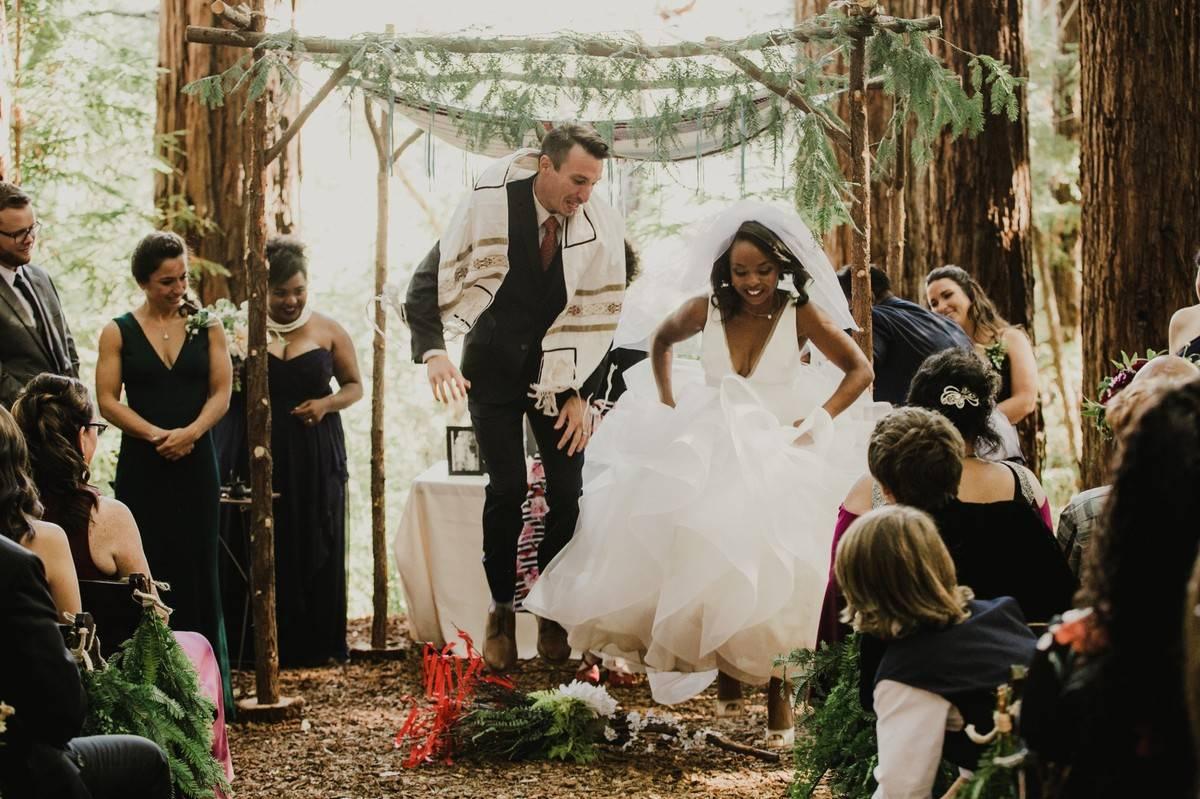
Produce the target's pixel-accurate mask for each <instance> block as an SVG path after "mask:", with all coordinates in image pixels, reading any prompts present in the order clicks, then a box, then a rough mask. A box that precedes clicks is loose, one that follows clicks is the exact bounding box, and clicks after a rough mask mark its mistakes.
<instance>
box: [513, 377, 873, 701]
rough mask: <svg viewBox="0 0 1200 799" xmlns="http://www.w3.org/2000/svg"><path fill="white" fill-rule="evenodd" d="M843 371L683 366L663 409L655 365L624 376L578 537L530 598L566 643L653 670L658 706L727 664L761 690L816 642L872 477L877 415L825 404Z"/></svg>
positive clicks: (587, 485)
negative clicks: (748, 372) (849, 495)
mask: <svg viewBox="0 0 1200 799" xmlns="http://www.w3.org/2000/svg"><path fill="white" fill-rule="evenodd" d="M840 376H841V373H840V372H833V373H831V372H829V371H826V370H822V369H818V368H817V367H805V368H804V370H803V372H802V373H801V374H800V375H799V376H798V378H797V380H796V381H794V382H792V383H788V384H774V385H762V384H752V383H750V382H749V381H747V380H745V379H743V378H740V377H737V376H728V377H724V378H722V379H721V380H720V382H719V383H717V384H716V385H706V384H705V381H704V376H703V374H702V372H701V371H700V369H699V366H698V365H697V364H694V363H684V364H681V365H678V366H677V367H676V369H675V374H674V379H673V383H674V387H675V396H676V398H677V401H676V407H675V408H670V407H668V406H665V405H663V404H661V403H660V402H659V401H658V399H657V392H656V390H655V388H654V383H653V379H652V378H651V376H650V370H649V363H648V362H644V363H643V364H640V365H639V366H638V367H634V368H633V369H631V370H630V371H629V372H628V373H627V376H626V379H627V383H628V384H629V386H630V390H629V391H628V392H627V393H626V394H625V395H624V396H622V398H621V400H620V401H619V402H618V403H617V404H616V406H615V407H614V408H613V410H612V411H611V412H610V413H609V414H608V416H607V417H606V418H605V419H604V421H603V422H602V423H601V424H600V428H599V430H598V431H597V432H596V435H595V436H594V438H593V439H592V442H591V444H590V445H589V446H588V449H587V465H586V467H585V472H584V492H583V498H582V500H581V503H580V515H579V524H578V527H577V528H576V532H575V536H574V539H573V540H572V541H571V543H570V544H569V545H568V546H567V547H566V548H565V549H564V550H563V551H562V552H561V553H560V554H559V555H558V557H556V558H555V559H554V561H552V562H551V564H550V565H549V566H548V567H547V569H546V571H545V572H543V574H542V575H541V577H540V579H539V580H538V582H537V584H536V585H535V586H534V588H533V590H532V591H531V593H530V594H529V597H528V598H527V599H526V601H525V607H526V608H527V609H529V610H532V611H533V612H535V613H537V614H539V615H542V616H546V617H549V618H552V619H555V620H556V621H558V622H559V623H560V624H562V625H563V626H564V627H566V628H567V630H568V633H569V640H570V643H571V645H572V647H573V648H575V649H577V650H580V651H592V652H595V653H597V654H600V655H602V656H608V657H614V658H623V659H624V660H625V661H627V662H628V663H629V664H630V665H631V666H633V667H634V668H640V669H643V670H645V671H646V672H648V673H649V674H650V684H651V689H652V691H653V693H654V697H655V699H656V700H657V701H659V702H663V703H667V704H672V703H675V702H681V701H684V700H686V699H688V698H690V697H692V696H694V695H696V694H697V693H699V692H700V691H703V690H704V689H705V688H706V687H707V686H708V684H709V683H710V682H712V680H713V679H714V678H715V677H716V672H717V670H718V669H719V670H721V671H724V672H726V673H727V674H730V675H731V676H733V677H736V678H737V679H739V680H742V681H743V682H746V683H750V684H762V683H765V682H766V681H767V679H768V678H769V677H770V676H771V675H772V674H773V673H776V671H775V669H774V668H773V664H774V660H775V658H776V656H778V655H780V654H784V653H787V652H789V651H790V650H792V649H793V648H796V647H807V646H812V645H813V643H814V641H815V639H816V633H817V625H818V620H819V615H820V611H821V602H822V598H823V596H824V593H825V585H826V582H827V579H828V573H829V558H830V544H831V540H832V535H833V528H834V523H835V521H836V516H837V509H838V505H839V504H840V502H841V500H842V499H843V498H844V497H845V495H846V492H847V491H848V490H849V488H850V486H851V484H852V483H853V482H854V480H855V479H856V478H857V477H858V476H859V475H860V474H862V473H863V472H864V471H865V470H866V448H867V440H868V437H869V436H870V432H871V429H872V427H873V424H874V419H875V418H876V417H877V416H878V415H879V411H880V408H879V406H876V405H874V404H873V403H869V402H864V403H860V404H858V405H856V406H855V407H853V408H851V409H850V410H848V411H847V412H846V413H844V414H842V415H841V416H839V418H838V419H837V420H834V421H831V420H830V419H829V416H828V414H826V413H825V412H824V411H823V410H821V409H820V404H821V403H822V402H824V400H825V399H826V398H828V397H829V395H830V394H831V393H832V392H833V389H834V387H835V385H836V382H837V380H838V379H840ZM886 407H887V406H883V408H884V409H885V408H886ZM799 418H805V419H806V422H805V424H804V426H803V427H801V428H799V429H797V428H796V427H793V425H792V422H793V421H795V420H796V419H799ZM805 432H807V433H808V434H809V435H808V436H806V437H805V440H804V441H803V442H802V443H800V444H797V443H795V442H796V439H797V437H798V435H800V434H802V433H805Z"/></svg>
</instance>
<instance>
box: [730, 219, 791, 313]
mask: <svg viewBox="0 0 1200 799" xmlns="http://www.w3.org/2000/svg"><path fill="white" fill-rule="evenodd" d="M739 241H744V242H746V243H748V244H753V245H754V246H755V247H756V248H758V250H759V251H760V252H762V254H763V255H765V256H766V257H767V259H768V260H770V261H771V263H773V264H775V266H777V267H778V268H779V273H780V277H783V276H785V275H790V276H791V278H792V285H793V287H794V288H795V294H794V301H795V303H796V305H804V304H805V303H807V302H808V292H807V291H805V286H807V285H808V281H809V275H808V270H806V269H805V268H804V264H802V263H800V259H799V258H797V257H796V256H795V255H794V254H793V253H792V251H791V250H790V249H788V246H787V245H786V244H784V243H783V240H782V239H780V238H779V236H778V235H776V233H775V231H773V230H771V229H770V228H769V227H767V226H766V225H764V224H762V223H761V222H755V221H753V220H750V221H748V222H743V223H742V225H741V227H739V228H738V229H737V232H736V233H734V234H733V241H731V242H729V247H728V248H727V249H726V250H725V252H723V253H721V256H720V257H719V258H717V260H715V261H713V267H712V273H711V275H710V276H709V281H710V282H711V283H712V292H713V293H712V304H713V307H715V308H716V309H717V310H718V311H719V312H720V314H721V321H722V322H726V321H729V320H730V319H731V318H733V317H734V316H736V315H737V313H738V311H740V310H741V309H742V298H741V297H740V296H738V293H737V291H735V290H734V288H733V271H732V266H731V264H730V257H731V253H732V252H733V245H734V244H736V243H737V242H739Z"/></svg>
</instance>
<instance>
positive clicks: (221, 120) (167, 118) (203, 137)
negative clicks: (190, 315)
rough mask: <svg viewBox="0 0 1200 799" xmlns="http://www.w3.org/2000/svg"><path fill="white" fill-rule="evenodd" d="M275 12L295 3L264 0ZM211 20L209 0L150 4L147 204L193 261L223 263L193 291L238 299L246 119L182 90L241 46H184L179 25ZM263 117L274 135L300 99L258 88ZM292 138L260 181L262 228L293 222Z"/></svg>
mask: <svg viewBox="0 0 1200 799" xmlns="http://www.w3.org/2000/svg"><path fill="white" fill-rule="evenodd" d="M269 2H270V3H271V13H272V15H274V16H280V15H283V14H288V13H290V14H292V15H293V18H294V13H295V2H296V0H269ZM196 24H202V25H217V24H220V23H219V21H218V20H217V19H216V18H215V17H214V15H213V12H212V9H211V2H210V0H162V1H161V3H160V5H159V40H158V41H159V51H158V52H159V63H158V66H159V70H160V71H159V77H158V117H157V120H156V123H155V148H156V152H157V154H158V156H159V157H160V158H161V159H162V160H163V163H164V164H165V165H166V166H167V167H168V168H169V169H168V170H167V171H164V172H159V173H156V174H155V178H154V202H155V206H156V207H157V208H158V210H159V211H160V213H162V215H163V218H164V226H165V227H168V228H170V229H172V230H175V231H176V232H178V233H179V234H181V235H182V236H184V238H185V239H187V241H188V245H189V247H190V248H191V250H192V253H193V257H194V259H199V260H200V261H206V262H209V263H211V264H215V265H217V266H218V267H220V268H221V269H224V270H228V272H229V274H228V276H225V275H221V274H219V273H217V272H214V271H210V270H205V271H204V275H203V277H202V279H201V281H200V296H201V299H202V300H203V301H204V302H205V303H211V302H212V301H213V300H215V299H216V298H218V297H231V298H233V300H234V301H235V302H240V301H241V300H243V299H245V298H246V291H245V270H246V262H245V248H244V247H243V240H242V220H243V218H244V217H245V213H246V209H245V202H246V200H245V196H244V194H243V192H244V185H243V184H244V182H245V176H244V174H243V168H242V164H243V160H242V157H241V156H242V154H244V153H245V152H246V148H247V141H246V126H245V125H244V124H242V123H244V120H242V121H241V122H239V120H238V117H239V115H240V114H241V106H240V105H239V104H237V103H226V104H225V105H224V106H222V107H220V108H212V109H209V108H206V107H205V106H203V105H202V104H201V103H200V102H199V101H198V100H197V99H196V98H195V97H193V96H190V95H185V94H183V92H182V91H181V89H182V88H183V87H184V86H186V85H187V84H188V83H190V82H192V81H194V80H196V79H198V78H202V77H205V76H206V75H212V74H216V73H219V72H223V71H224V70H226V69H227V68H229V67H230V66H232V65H233V64H234V63H235V62H236V61H237V60H238V59H239V58H242V57H244V54H243V53H240V52H238V51H236V50H231V49H229V48H223V47H207V46H204V45H197V44H187V43H186V42H185V40H184V35H185V31H186V29H187V26H188V25H196ZM267 95H268V103H269V108H270V110H269V112H268V116H269V118H270V120H271V121H270V122H269V123H268V126H269V128H270V129H271V130H272V131H273V133H274V135H275V136H278V131H279V129H280V128H281V127H285V126H286V125H287V123H288V122H289V121H290V120H291V119H294V118H295V114H296V110H297V109H298V103H299V97H298V96H297V95H293V96H292V97H290V98H285V97H283V96H282V92H281V89H280V87H279V86H278V85H277V82H276V81H274V80H272V82H271V85H269V86H268V89H267ZM299 158H300V144H299V141H298V140H296V141H295V142H294V143H293V144H291V145H290V146H289V148H288V150H287V151H286V152H284V153H283V154H282V156H281V157H280V158H279V159H278V160H277V161H276V162H275V163H274V164H272V165H271V168H270V170H269V174H268V182H269V186H270V187H271V188H270V190H269V192H268V198H267V208H268V215H269V218H268V225H269V227H270V228H271V229H272V230H273V231H274V232H278V233H286V232H289V231H290V230H291V229H292V228H293V226H294V208H295V207H296V190H297V183H298V177H299V163H300V162H299Z"/></svg>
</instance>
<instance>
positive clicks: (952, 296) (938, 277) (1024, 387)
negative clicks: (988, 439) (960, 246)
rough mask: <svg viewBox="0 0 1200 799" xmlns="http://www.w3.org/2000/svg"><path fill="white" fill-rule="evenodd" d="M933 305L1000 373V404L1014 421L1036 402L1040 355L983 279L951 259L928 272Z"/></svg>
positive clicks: (927, 284) (928, 294) (928, 295)
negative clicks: (1003, 311) (1004, 312)
mask: <svg viewBox="0 0 1200 799" xmlns="http://www.w3.org/2000/svg"><path fill="white" fill-rule="evenodd" d="M925 296H926V298H927V300H928V301H929V309H930V310H931V311H934V312H935V313H940V314H941V315H942V316H946V317H949V318H950V319H953V320H954V321H955V322H958V324H959V326H960V327H961V328H962V329H963V331H964V332H965V333H966V334H967V336H968V337H970V339H971V340H972V341H973V342H975V350H976V352H978V353H979V355H980V357H982V358H985V359H986V360H987V363H988V364H990V365H991V367H992V368H993V369H995V370H996V372H997V373H998V374H999V375H1000V390H999V393H997V395H996V408H997V410H999V411H1000V412H1001V413H1002V414H1004V417H1005V418H1006V419H1008V421H1009V422H1011V423H1012V424H1014V425H1016V424H1018V423H1019V422H1020V421H1021V420H1022V419H1024V418H1025V417H1026V416H1028V415H1029V414H1031V413H1033V411H1034V408H1036V407H1037V398H1038V372H1037V357H1036V356H1035V355H1034V354H1033V345H1032V344H1031V343H1030V342H1029V336H1028V335H1026V333H1025V331H1024V330H1022V329H1021V328H1020V327H1018V326H1016V325H1011V324H1009V323H1008V322H1007V321H1005V319H1004V317H1002V316H1001V315H1000V313H999V311H997V310H996V306H995V304H994V303H993V302H992V301H991V299H990V298H989V297H988V295H987V294H986V293H985V292H984V290H983V287H982V286H981V285H979V281H977V280H976V279H975V278H973V277H971V275H970V274H969V273H968V272H967V270H965V269H963V268H962V267H961V266H954V265H952V264H948V265H946V266H941V267H938V268H937V269H934V270H933V271H932V272H930V273H929V274H928V275H926V276H925Z"/></svg>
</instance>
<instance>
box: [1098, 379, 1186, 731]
mask: <svg viewBox="0 0 1200 799" xmlns="http://www.w3.org/2000/svg"><path fill="white" fill-rule="evenodd" d="M1198 485H1200V379H1194V380H1191V381H1189V382H1187V383H1185V384H1183V385H1181V386H1178V387H1176V388H1175V389H1173V390H1172V391H1170V392H1168V393H1167V394H1165V395H1164V396H1163V397H1162V398H1161V399H1160V400H1159V401H1158V403H1157V404H1155V405H1154V406H1153V407H1151V408H1149V409H1148V410H1146V411H1145V413H1144V414H1143V415H1142V417H1141V419H1140V420H1139V421H1138V423H1137V424H1136V425H1135V427H1134V428H1133V429H1132V430H1131V431H1129V433H1128V434H1127V436H1126V437H1125V442H1124V449H1123V451H1122V453H1121V456H1120V462H1119V463H1118V464H1117V467H1116V475H1115V478H1114V480H1113V487H1112V494H1111V495H1110V497H1109V499H1108V502H1107V505H1106V508H1105V516H1104V519H1103V525H1102V527H1101V530H1100V532H1099V533H1098V534H1097V536H1096V537H1095V539H1094V543H1093V546H1092V547H1091V548H1090V549H1089V551H1088V553H1087V556H1086V561H1085V567H1084V577H1083V587H1082V588H1081V589H1080V591H1079V594H1078V595H1077V597H1076V599H1077V604H1079V605H1081V606H1087V605H1090V606H1091V607H1093V608H1094V609H1095V613H1096V619H1097V622H1098V623H1099V625H1100V627H1101V629H1102V630H1103V631H1104V633H1105V634H1106V636H1107V639H1108V641H1109V645H1110V646H1109V655H1108V657H1106V658H1105V659H1104V661H1103V665H1102V667H1101V670H1100V672H1099V673H1098V676H1097V679H1098V680H1099V681H1100V683H1101V686H1102V687H1101V688H1100V695H1102V696H1104V698H1105V702H1104V705H1105V707H1104V709H1103V710H1104V713H1105V714H1106V715H1107V716H1109V717H1110V718H1111V721H1112V723H1113V724H1114V726H1115V727H1116V729H1118V730H1123V731H1129V730H1130V729H1131V727H1132V725H1135V724H1137V725H1143V724H1148V725H1150V729H1153V730H1155V731H1156V732H1163V734H1164V737H1171V736H1172V732H1171V731H1172V730H1174V729H1175V728H1176V727H1177V726H1178V725H1181V724H1182V725H1184V726H1182V727H1179V728H1180V729H1182V730H1184V731H1186V719H1181V714H1183V712H1184V711H1183V708H1184V692H1183V673H1182V671H1181V669H1180V664H1181V663H1182V662H1183V658H1184V652H1183V644H1182V638H1181V635H1182V630H1183V612H1184V596H1185V593H1186V587H1187V582H1188V577H1189V575H1190V573H1191V571H1192V566H1193V564H1194V563H1195V561H1196V554H1197V547H1198V546H1200V523H1197V504H1196V494H1195V491H1196V486H1198ZM1152 533H1153V534H1152ZM1152 653H1157V654H1152ZM1131 686H1137V690H1131ZM1185 737H1186V736H1185ZM1184 746H1185V748H1186V749H1187V750H1188V751H1189V753H1190V744H1186V743H1185V744H1184Z"/></svg>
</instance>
